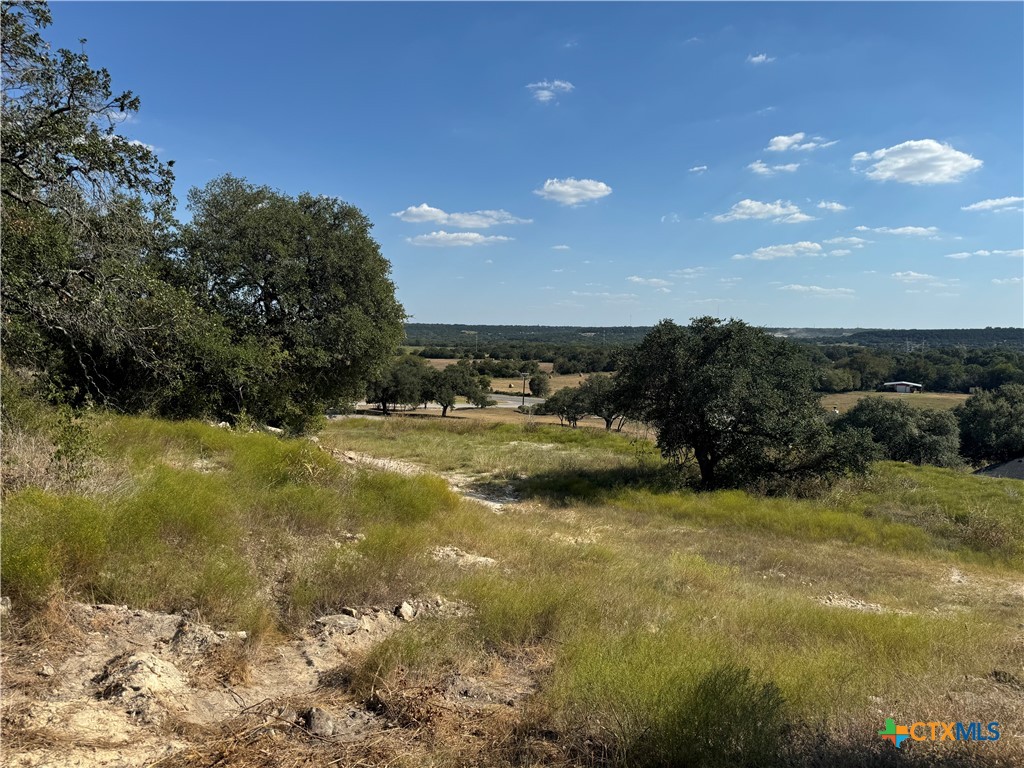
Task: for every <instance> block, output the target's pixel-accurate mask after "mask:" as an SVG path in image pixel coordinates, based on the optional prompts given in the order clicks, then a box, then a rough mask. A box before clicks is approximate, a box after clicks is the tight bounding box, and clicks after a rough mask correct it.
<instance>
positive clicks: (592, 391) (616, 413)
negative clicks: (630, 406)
mask: <svg viewBox="0 0 1024 768" xmlns="http://www.w3.org/2000/svg"><path fill="white" fill-rule="evenodd" d="M579 389H580V393H581V397H582V398H583V400H584V402H585V403H586V411H587V413H592V414H593V415H595V416H599V417H600V418H602V419H603V420H604V428H605V429H606V430H611V428H612V426H613V425H614V424H615V420H616V419H619V418H621V417H622V416H623V415H624V414H625V410H626V403H625V398H624V397H623V393H622V391H621V390H620V389H619V388H618V387H617V386H616V384H615V380H614V379H613V378H612V377H611V376H609V375H608V374H606V373H595V374H593V375H591V376H589V377H588V378H587V380H586V381H584V382H583V383H582V384H581V385H580V387H579Z"/></svg>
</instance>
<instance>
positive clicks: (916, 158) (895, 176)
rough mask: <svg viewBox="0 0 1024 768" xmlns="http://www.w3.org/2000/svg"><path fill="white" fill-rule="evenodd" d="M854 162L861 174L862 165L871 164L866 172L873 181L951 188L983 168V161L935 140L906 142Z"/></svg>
mask: <svg viewBox="0 0 1024 768" xmlns="http://www.w3.org/2000/svg"><path fill="white" fill-rule="evenodd" d="M872 161H873V162H872ZM852 162H853V166H852V170H854V171H860V170H861V168H860V167H859V164H860V163H869V162H870V165H868V166H867V167H866V169H865V170H864V173H865V175H866V176H867V177H868V178H869V179H874V180H875V181H898V182H901V183H903V184H948V183H950V182H954V181H960V179H962V178H963V177H964V175H965V174H967V173H969V172H970V171H973V170H975V169H976V168H980V167H981V166H982V164H983V163H982V161H981V160H978V159H977V158H975V157H972V156H971V155H968V154H966V153H964V152H960V151H959V150H956V149H953V147H951V146H949V144H940V143H939V142H937V141H935V139H921V140H918V141H905V142H903V143H902V144H897V145H896V146H894V147H887V148H885V149H876V150H875V151H874V152H871V153H868V152H858V153H857V154H856V155H854V156H853V159H852Z"/></svg>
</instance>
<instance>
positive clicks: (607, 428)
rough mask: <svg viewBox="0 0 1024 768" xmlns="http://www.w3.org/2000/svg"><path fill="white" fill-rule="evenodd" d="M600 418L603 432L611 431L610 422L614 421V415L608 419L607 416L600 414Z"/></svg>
mask: <svg viewBox="0 0 1024 768" xmlns="http://www.w3.org/2000/svg"><path fill="white" fill-rule="evenodd" d="M601 418H602V419H604V429H605V432H611V431H612V424H614V423H615V417H614V416H612V417H611V418H610V419H609V418H608V417H607V416H602V417H601Z"/></svg>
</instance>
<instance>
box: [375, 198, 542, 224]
mask: <svg viewBox="0 0 1024 768" xmlns="http://www.w3.org/2000/svg"><path fill="white" fill-rule="evenodd" d="M391 215H392V216H395V217H397V218H399V219H401V220H402V221H407V222H411V223H414V224H419V223H423V222H430V223H431V224H447V225H448V226H450V227H458V228H459V229H487V228H488V227H493V226H496V225H498V224H532V223H533V220H532V219H520V218H519V217H517V216H513V215H512V214H511V213H509V212H508V211H503V210H497V211H472V212H470V213H445V212H444V211H442V210H441V209H440V208H434V207H433V206H430V205H427V204H426V203H421V204H420V205H410V206H409V207H408V208H406V209H405V210H404V211H398V213H392V214H391Z"/></svg>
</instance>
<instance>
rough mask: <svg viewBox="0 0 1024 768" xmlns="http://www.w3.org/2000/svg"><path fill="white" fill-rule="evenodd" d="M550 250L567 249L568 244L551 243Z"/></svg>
mask: <svg viewBox="0 0 1024 768" xmlns="http://www.w3.org/2000/svg"><path fill="white" fill-rule="evenodd" d="M551 250H552V251H568V250H569V246H568V245H552V246H551Z"/></svg>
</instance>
